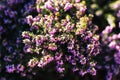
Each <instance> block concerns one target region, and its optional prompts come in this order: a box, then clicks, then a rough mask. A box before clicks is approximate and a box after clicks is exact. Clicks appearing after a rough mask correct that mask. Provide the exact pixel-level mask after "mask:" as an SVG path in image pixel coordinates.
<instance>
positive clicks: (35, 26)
mask: <svg viewBox="0 0 120 80" xmlns="http://www.w3.org/2000/svg"><path fill="white" fill-rule="evenodd" d="M36 9H37V11H38V15H37V16H35V17H33V16H32V15H29V16H27V17H26V21H27V23H28V24H29V25H30V26H31V28H30V31H24V32H23V33H22V37H23V38H24V40H23V43H24V44H25V46H24V52H25V53H29V54H33V55H34V54H36V55H37V56H36V58H37V61H36V60H33V59H32V62H31V60H30V61H29V62H28V64H29V63H31V64H32V65H33V66H32V65H31V66H30V67H34V66H35V65H36V66H38V67H40V68H43V67H44V66H45V65H47V64H48V63H50V62H52V61H55V62H56V70H57V71H58V72H59V73H64V71H65V70H67V66H65V65H69V66H71V70H72V71H73V72H78V73H79V74H80V75H82V76H83V75H85V74H86V73H90V74H91V75H96V69H95V66H96V63H97V62H96V61H95V60H94V58H95V57H96V56H97V55H98V54H99V53H100V43H99V35H97V34H95V32H96V31H97V30H98V27H97V26H95V25H93V24H92V17H93V15H92V14H87V13H86V12H87V8H86V6H85V1H80V0H55V1H54V0H47V1H45V0H37V1H36ZM38 56H39V57H38ZM34 57H35V56H34Z"/></svg>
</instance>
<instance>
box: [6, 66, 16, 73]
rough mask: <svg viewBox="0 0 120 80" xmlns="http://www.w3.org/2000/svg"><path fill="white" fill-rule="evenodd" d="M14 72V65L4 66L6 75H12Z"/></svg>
mask: <svg viewBox="0 0 120 80" xmlns="http://www.w3.org/2000/svg"><path fill="white" fill-rule="evenodd" d="M14 71H15V66H14V64H12V65H7V66H6V72H8V73H13V72H14Z"/></svg>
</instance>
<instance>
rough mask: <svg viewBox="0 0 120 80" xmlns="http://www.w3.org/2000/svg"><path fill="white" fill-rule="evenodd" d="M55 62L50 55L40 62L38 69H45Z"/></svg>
mask: <svg viewBox="0 0 120 80" xmlns="http://www.w3.org/2000/svg"><path fill="white" fill-rule="evenodd" d="M51 61H53V57H52V56H50V55H46V56H43V57H42V58H41V59H40V61H39V62H38V67H41V68H43V67H44V66H45V65H47V64H48V63H50V62H51Z"/></svg>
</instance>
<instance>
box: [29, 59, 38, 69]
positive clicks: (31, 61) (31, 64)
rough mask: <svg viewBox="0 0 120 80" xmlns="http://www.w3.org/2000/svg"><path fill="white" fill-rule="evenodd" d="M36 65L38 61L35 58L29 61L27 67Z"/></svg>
mask: <svg viewBox="0 0 120 80" xmlns="http://www.w3.org/2000/svg"><path fill="white" fill-rule="evenodd" d="M37 64H38V60H37V59H36V58H33V59H30V61H29V62H28V66H30V67H34V66H36V65H37Z"/></svg>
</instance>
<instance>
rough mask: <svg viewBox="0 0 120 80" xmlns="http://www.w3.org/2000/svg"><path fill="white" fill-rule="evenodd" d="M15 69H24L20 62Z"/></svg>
mask: <svg viewBox="0 0 120 80" xmlns="http://www.w3.org/2000/svg"><path fill="white" fill-rule="evenodd" d="M16 69H17V70H18V71H23V70H24V66H23V65H21V64H18V65H17V68H16Z"/></svg>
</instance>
